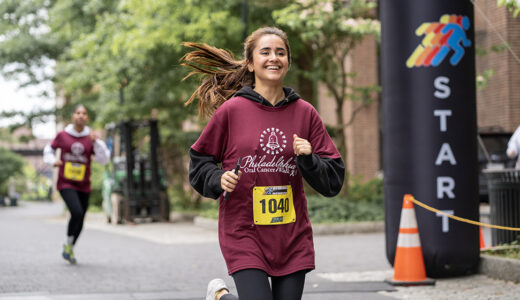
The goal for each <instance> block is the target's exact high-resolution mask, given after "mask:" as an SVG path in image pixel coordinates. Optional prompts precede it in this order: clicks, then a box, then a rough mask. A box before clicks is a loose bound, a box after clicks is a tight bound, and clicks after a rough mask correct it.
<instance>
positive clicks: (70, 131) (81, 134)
mask: <svg viewBox="0 0 520 300" xmlns="http://www.w3.org/2000/svg"><path fill="white" fill-rule="evenodd" d="M63 130H64V131H65V132H66V133H68V134H70V135H72V136H73V137H77V138H79V137H84V136H87V135H90V128H89V127H88V126H85V127H83V130H82V131H81V132H77V131H76V129H74V125H72V124H69V125H67V126H66V127H65V129H63Z"/></svg>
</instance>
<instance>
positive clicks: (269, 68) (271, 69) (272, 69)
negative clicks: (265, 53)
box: [266, 66, 281, 71]
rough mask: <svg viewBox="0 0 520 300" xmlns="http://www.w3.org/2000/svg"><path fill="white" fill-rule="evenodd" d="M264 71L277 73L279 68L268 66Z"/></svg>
mask: <svg viewBox="0 0 520 300" xmlns="http://www.w3.org/2000/svg"><path fill="white" fill-rule="evenodd" d="M266 69H267V70H269V71H278V70H280V69H281V68H280V67H277V66H268V67H266Z"/></svg>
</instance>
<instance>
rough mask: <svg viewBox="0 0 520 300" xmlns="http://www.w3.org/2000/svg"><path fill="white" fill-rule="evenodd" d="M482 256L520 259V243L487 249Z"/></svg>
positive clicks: (515, 242)
mask: <svg viewBox="0 0 520 300" xmlns="http://www.w3.org/2000/svg"><path fill="white" fill-rule="evenodd" d="M482 254H487V255H492V256H500V257H505V258H513V259H520V243H519V242H518V241H514V242H512V243H510V244H504V245H500V246H497V247H494V248H491V249H486V250H483V251H482Z"/></svg>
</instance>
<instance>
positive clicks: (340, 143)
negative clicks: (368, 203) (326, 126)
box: [335, 97, 349, 199]
mask: <svg viewBox="0 0 520 300" xmlns="http://www.w3.org/2000/svg"><path fill="white" fill-rule="evenodd" d="M335 100H336V118H337V120H338V124H337V125H336V134H335V135H336V137H335V138H336V146H337V147H338V151H339V153H340V154H341V157H342V158H343V162H344V164H345V180H344V181H343V188H342V189H341V192H340V195H341V197H343V198H345V199H348V197H349V186H348V184H349V175H348V159H347V146H346V141H347V134H346V132H345V129H344V128H343V124H344V122H345V121H344V120H343V105H344V102H343V99H341V98H338V97H336V98H335Z"/></svg>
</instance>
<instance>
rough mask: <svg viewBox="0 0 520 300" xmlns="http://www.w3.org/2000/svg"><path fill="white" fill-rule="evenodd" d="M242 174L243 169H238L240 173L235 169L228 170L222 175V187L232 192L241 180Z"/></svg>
mask: <svg viewBox="0 0 520 300" xmlns="http://www.w3.org/2000/svg"><path fill="white" fill-rule="evenodd" d="M241 176H242V171H240V170H238V174H235V173H234V172H233V171H226V172H225V173H224V174H222V176H221V177H220V187H221V188H222V189H223V190H224V191H226V192H228V193H231V192H232V191H234V190H235V187H236V186H237V183H238V181H239V180H240V177H241Z"/></svg>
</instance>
